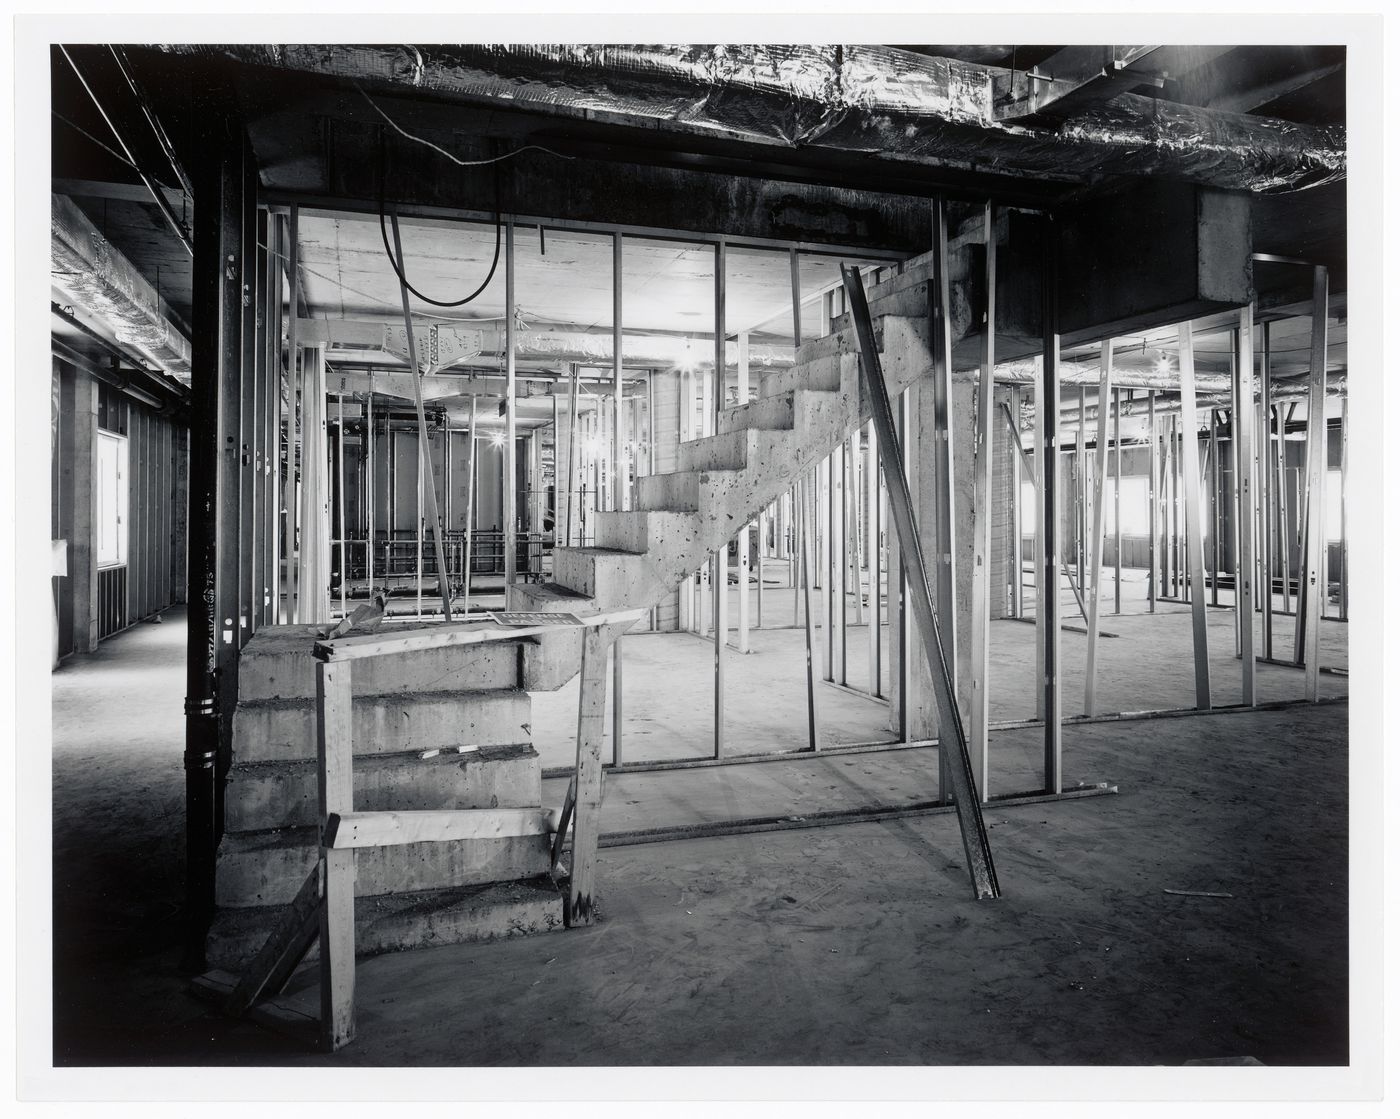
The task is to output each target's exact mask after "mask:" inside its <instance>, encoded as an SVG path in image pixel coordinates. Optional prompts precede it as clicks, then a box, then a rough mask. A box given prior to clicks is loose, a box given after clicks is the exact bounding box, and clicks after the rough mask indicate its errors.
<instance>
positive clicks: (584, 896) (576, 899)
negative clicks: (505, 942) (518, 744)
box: [564, 628, 607, 928]
mask: <svg viewBox="0 0 1400 1119" xmlns="http://www.w3.org/2000/svg"><path fill="white" fill-rule="evenodd" d="M606 672H607V648H606V646H605V645H604V643H603V631H602V630H601V629H597V628H593V629H588V630H585V631H584V634H583V669H582V671H581V673H580V676H579V694H578V752H577V755H576V760H575V763H574V782H575V788H576V789H577V795H576V800H575V803H574V853H573V859H572V862H571V864H570V869H569V898H568V902H567V905H566V907H565V910H564V923H565V924H566V925H568V926H569V927H570V928H574V927H577V926H580V925H591V924H592V923H593V917H594V908H593V877H594V865H595V863H596V861H597V857H598V829H599V817H600V816H601V815H602V808H603V708H604V704H605V703H606V700H607V676H606Z"/></svg>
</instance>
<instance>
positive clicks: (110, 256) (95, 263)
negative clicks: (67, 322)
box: [50, 194, 190, 373]
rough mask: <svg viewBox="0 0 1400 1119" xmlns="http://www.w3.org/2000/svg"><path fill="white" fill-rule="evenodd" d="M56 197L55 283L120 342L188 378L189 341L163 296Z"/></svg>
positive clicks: (77, 211) (53, 234)
mask: <svg viewBox="0 0 1400 1119" xmlns="http://www.w3.org/2000/svg"><path fill="white" fill-rule="evenodd" d="M52 197H53V207H52V211H51V215H50V227H51V236H50V253H51V255H52V269H53V282H54V284H55V285H56V286H58V287H60V288H62V289H63V290H64V291H66V292H68V293H69V294H70V295H71V296H72V297H73V299H74V300H75V301H76V302H78V303H81V304H82V305H83V306H84V307H85V308H86V309H87V310H88V311H89V312H91V313H92V314H93V315H96V316H97V317H98V318H100V319H101V320H102V321H104V322H105V323H107V324H108V325H109V326H110V327H111V328H112V331H113V333H114V334H115V335H116V338H117V341H119V342H121V343H123V344H124V345H128V346H135V347H138V348H139V349H140V350H141V351H142V352H143V353H145V354H147V355H149V356H150V358H151V360H152V361H153V362H154V363H155V364H157V365H159V366H160V367H161V368H162V369H164V370H165V371H166V372H167V373H189V372H190V343H189V340H188V339H186V338H185V336H184V335H183V334H181V333H180V332H179V331H178V330H176V329H175V327H174V326H172V325H171V323H170V321H169V320H168V319H167V318H166V317H165V310H164V306H163V304H162V301H161V298H160V295H159V294H158V293H157V292H156V290H155V289H154V288H153V287H151V285H150V284H149V283H147V282H146V280H145V278H144V277H143V276H142V275H141V274H140V273H139V272H137V271H136V269H135V267H134V266H133V265H132V263H131V262H130V261H129V260H127V259H126V257H125V256H123V255H122V254H121V253H120V252H118V251H117V250H116V249H115V248H113V247H112V245H110V244H109V243H108V242H107V239H106V238H105V237H103V236H102V234H100V233H98V231H97V229H96V227H95V226H93V224H92V222H90V221H88V219H87V215H85V214H84V213H83V212H82V210H80V209H79V208H78V206H77V204H76V203H74V202H73V200H72V199H70V198H67V197H65V196H64V195H61V194H55V195H53V196H52Z"/></svg>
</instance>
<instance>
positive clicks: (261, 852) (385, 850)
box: [214, 827, 550, 907]
mask: <svg viewBox="0 0 1400 1119" xmlns="http://www.w3.org/2000/svg"><path fill="white" fill-rule="evenodd" d="M317 842H318V840H317V832H316V829H315V828H314V827H310V828H283V829H281V830H279V831H273V832H236V833H232V834H229V835H225V836H224V838H223V842H221V843H220V844H219V856H218V866H217V870H216V877H215V883H216V886H215V899H214V900H215V904H217V905H221V906H231V907H237V906H249V905H286V904H288V903H290V902H291V900H292V899H293V898H294V897H296V893H297V891H298V890H299V889H300V888H301V884H302V883H303V882H304V881H306V876H307V875H308V874H310V873H311V868H312V867H314V866H315V865H316V861H317V859H318V858H319V848H318V846H317ZM549 846H550V837H549V836H548V835H530V836H510V837H506V838H501V839H473V840H449V841H445V842H440V843H404V844H400V845H398V846H394V847H363V848H361V849H359V850H358V851H356V853H355V895H356V896H357V897H360V896H365V895H369V894H387V893H400V892H403V891H407V890H439V889H445V888H449V887H456V886H475V885H484V884H486V883H489V882H511V881H515V880H518V879H522V878H533V877H536V876H538V875H541V874H547V873H548V872H549Z"/></svg>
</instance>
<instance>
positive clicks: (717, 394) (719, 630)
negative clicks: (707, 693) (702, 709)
mask: <svg viewBox="0 0 1400 1119" xmlns="http://www.w3.org/2000/svg"><path fill="white" fill-rule="evenodd" d="M726 271H727V264H726V256H725V246H724V242H723V241H719V242H718V243H716V245H715V338H714V341H715V370H714V375H715V384H714V415H713V417H712V418H711V420H710V425H711V426H710V430H711V431H712V432H718V431H719V417H720V413H721V412H723V411H724V328H725V280H726V278H727V277H726ZM728 559H729V544H728V542H727V541H726V542H725V543H722V544H721V545H720V546H719V549H718V550H717V551H716V552H715V554H714V558H713V559H712V560H711V561H710V573H711V574H710V591H711V603H712V606H713V610H714V640H715V757H716V758H721V757H723V756H724V644H725V641H726V640H727V638H728V636H729V618H728V614H727V605H728V604H727V603H726V602H725V593H724V592H725V590H726V589H727V585H728V583H729V571H728V567H729V564H728V562H727V561H728Z"/></svg>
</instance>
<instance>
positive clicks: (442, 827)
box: [324, 808, 559, 851]
mask: <svg viewBox="0 0 1400 1119" xmlns="http://www.w3.org/2000/svg"><path fill="white" fill-rule="evenodd" d="M558 820H559V814H558V813H557V812H554V811H552V810H546V809H543V808H461V809H419V810H411V811H397V812H340V813H334V812H333V813H331V814H330V816H329V817H328V818H327V820H326V832H325V841H324V842H325V845H326V847H327V848H330V849H333V850H336V851H342V850H346V849H348V848H352V847H394V846H398V845H400V844H403V843H436V842H445V841H448V840H454V839H501V838H504V837H508V836H526V835H548V834H549V833H550V832H552V831H554V829H555V827H556V826H557V825H558Z"/></svg>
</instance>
